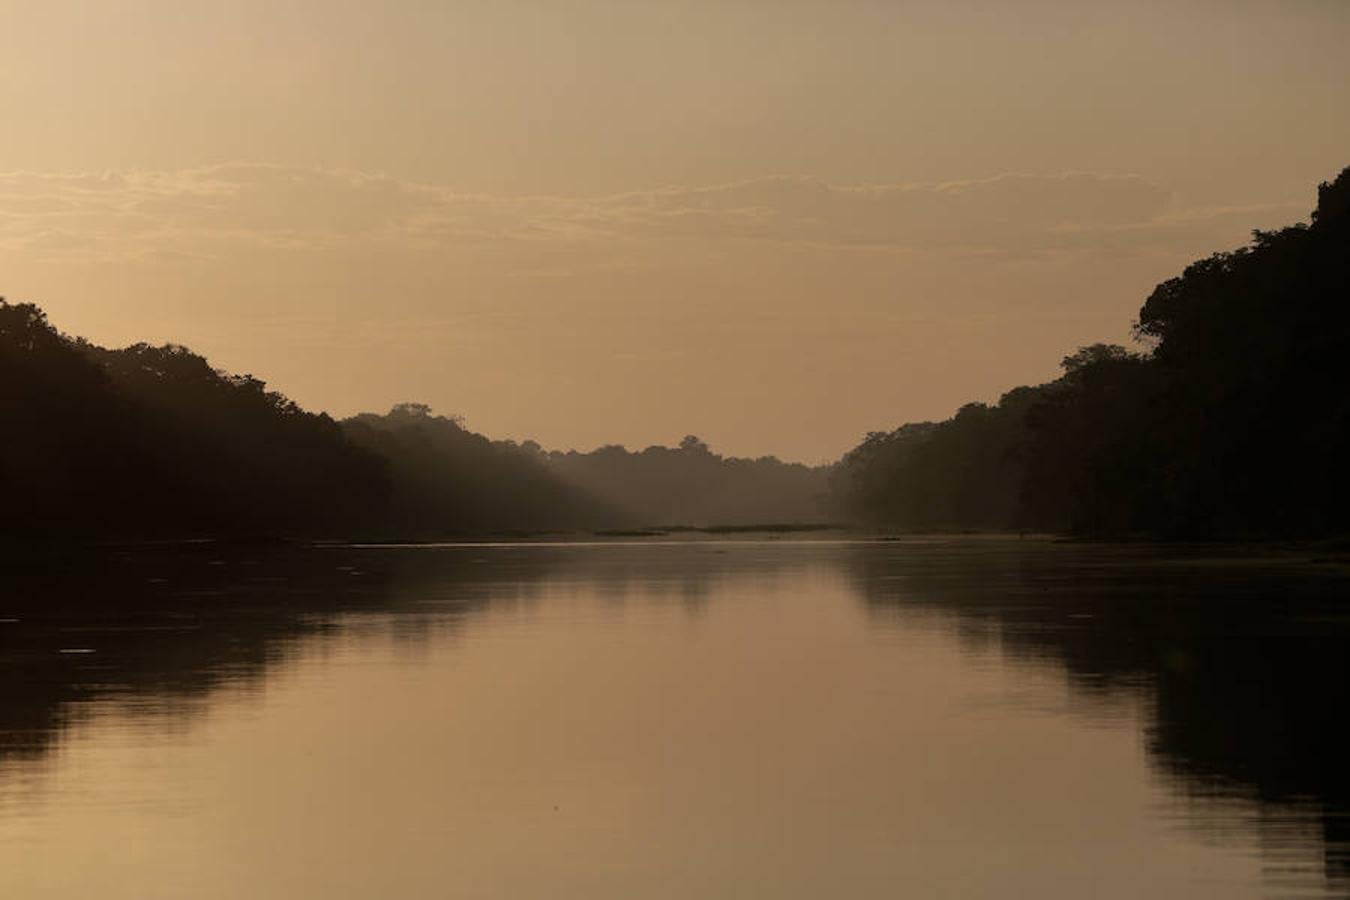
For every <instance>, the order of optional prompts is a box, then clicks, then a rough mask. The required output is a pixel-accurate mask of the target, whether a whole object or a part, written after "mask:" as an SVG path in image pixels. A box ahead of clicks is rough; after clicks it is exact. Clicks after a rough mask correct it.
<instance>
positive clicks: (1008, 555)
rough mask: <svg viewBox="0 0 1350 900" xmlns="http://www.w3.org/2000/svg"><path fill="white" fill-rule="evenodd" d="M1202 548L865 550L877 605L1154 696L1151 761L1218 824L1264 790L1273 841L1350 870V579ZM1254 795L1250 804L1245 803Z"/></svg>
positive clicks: (1091, 686)
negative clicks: (1222, 808)
mask: <svg viewBox="0 0 1350 900" xmlns="http://www.w3.org/2000/svg"><path fill="white" fill-rule="evenodd" d="M1202 552H1206V553H1207V554H1208V555H1210V556H1211V560H1210V561H1208V562H1203V561H1200V560H1198V559H1196V558H1195V554H1194V551H1192V552H1191V554H1190V555H1189V556H1188V554H1187V552H1186V551H1181V550H1170V551H1167V550H1157V549H1154V548H1145V547H1101V546H1087V545H1054V544H1046V543H1039V542H1026V543H1022V542H1012V541H983V542H982V541H953V542H947V543H940V544H935V545H934V544H930V545H927V546H914V545H905V544H900V545H895V546H894V547H892V548H890V549H889V550H879V549H878V548H867V549H861V550H859V551H858V552H856V553H854V554H853V555H852V559H851V569H852V573H853V576H854V578H855V581H856V584H857V587H858V589H859V591H860V593H861V594H862V596H863V597H864V599H865V601H866V604H867V608H868V610H869V611H870V612H871V613H873V614H875V615H881V616H896V617H898V618H899V619H901V620H903V619H905V618H907V617H909V616H916V615H917V616H939V617H943V618H945V619H946V620H947V625H948V627H950V628H951V629H953V630H954V631H957V632H959V633H964V634H965V635H966V636H967V639H968V640H969V639H970V636H971V635H975V636H978V640H979V641H980V642H983V643H989V642H992V643H993V644H995V645H996V646H997V648H998V650H999V651H1000V652H1001V653H1003V654H1005V655H1006V656H1007V657H1008V658H1010V659H1012V660H1020V661H1031V662H1037V663H1051V664H1054V665H1056V666H1058V667H1060V668H1062V670H1063V671H1064V672H1065V673H1066V676H1067V679H1068V682H1069V685H1070V688H1071V690H1072V691H1073V692H1074V694H1075V695H1076V696H1077V697H1078V698H1079V699H1080V700H1081V699H1087V700H1088V701H1089V702H1090V703H1091V702H1095V701H1096V700H1101V701H1103V702H1109V701H1110V700H1111V698H1113V697H1114V698H1120V697H1121V696H1128V695H1134V696H1138V697H1140V698H1141V699H1143V700H1144V701H1146V702H1145V703H1144V704H1143V705H1144V706H1146V708H1147V709H1148V710H1149V713H1148V716H1147V724H1146V728H1147V732H1146V735H1145V737H1146V740H1147V747H1148V751H1149V754H1150V757H1151V759H1152V760H1153V761H1154V763H1155V764H1156V765H1157V766H1158V768H1159V770H1160V771H1161V773H1162V774H1163V775H1164V777H1165V778H1166V779H1167V781H1168V784H1169V788H1170V789H1171V791H1172V792H1173V793H1174V794H1175V795H1176V796H1177V797H1178V798H1180V799H1181V800H1182V801H1183V803H1189V804H1191V805H1192V806H1194V807H1196V808H1197V810H1199V812H1198V814H1197V815H1195V816H1192V817H1190V818H1192V820H1193V821H1197V822H1200V823H1201V824H1202V825H1203V824H1204V823H1205V821H1206V818H1208V819H1209V821H1210V823H1211V824H1212V826H1213V830H1214V831H1215V832H1218V831H1221V830H1222V829H1223V828H1224V827H1228V826H1231V824H1232V821H1233V819H1232V817H1231V816H1224V815H1215V816H1213V817H1207V816H1206V815H1205V813H1204V812H1203V810H1202V809H1200V808H1201V807H1204V806H1206V805H1208V806H1209V807H1210V808H1211V809H1213V808H1215V804H1225V803H1229V802H1230V801H1244V800H1245V801H1251V802H1252V803H1254V804H1255V810H1256V811H1255V813H1253V814H1252V815H1253V816H1254V819H1255V823H1256V827H1257V829H1258V831H1259V833H1260V835H1261V838H1262V841H1263V843H1264V844H1265V845H1266V846H1267V848H1268V849H1270V850H1271V851H1272V854H1273V855H1274V856H1276V857H1278V856H1280V855H1281V854H1282V853H1284V852H1286V851H1288V850H1289V849H1290V848H1291V847H1293V846H1303V845H1306V840H1305V838H1306V836H1305V835H1303V834H1301V833H1300V829H1302V828H1304V827H1305V826H1306V823H1307V821H1308V817H1309V816H1310V815H1311V816H1312V817H1313V820H1314V821H1317V822H1319V824H1320V830H1321V835H1322V839H1323V843H1324V847H1325V867H1326V871H1325V875H1326V877H1327V879H1328V880H1329V881H1331V882H1332V883H1333V884H1337V885H1347V886H1350V829H1348V828H1347V818H1346V817H1347V816H1350V778H1347V762H1346V761H1347V760H1350V735H1348V733H1347V731H1346V730H1345V729H1344V728H1343V727H1341V725H1342V723H1341V719H1342V718H1343V717H1344V715H1345V710H1347V709H1350V653H1347V650H1348V649H1350V612H1348V611H1347V607H1346V605H1345V601H1346V598H1347V596H1350V577H1347V575H1346V574H1345V573H1344V572H1343V571H1342V570H1338V569H1335V568H1332V567H1326V568H1325V569H1323V570H1319V569H1318V567H1315V566H1299V565H1294V564H1281V563H1276V562H1266V563H1259V562H1253V561H1250V560H1243V559H1240V558H1231V559H1228V560H1226V561H1225V560H1216V559H1213V558H1212V557H1213V556H1214V555H1216V554H1215V553H1214V551H1212V550H1211V551H1202ZM1249 808H1250V807H1249Z"/></svg>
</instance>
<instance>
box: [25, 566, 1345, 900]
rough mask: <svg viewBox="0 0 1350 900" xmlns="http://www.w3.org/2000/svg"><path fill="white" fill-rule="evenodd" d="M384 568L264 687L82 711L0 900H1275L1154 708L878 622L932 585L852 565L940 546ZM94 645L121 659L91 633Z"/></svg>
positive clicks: (284, 653) (31, 773)
mask: <svg viewBox="0 0 1350 900" xmlns="http://www.w3.org/2000/svg"><path fill="white" fill-rule="evenodd" d="M325 552H326V551H325ZM365 552H369V553H372V554H374V553H377V552H379V553H381V555H382V559H383V561H384V562H386V563H388V569H387V573H390V574H388V580H387V581H386V582H383V583H382V585H381V587H380V588H379V590H378V591H377V593H378V594H379V595H380V597H381V599H380V602H379V603H378V604H377V605H373V606H371V607H369V608H364V609H359V610H350V609H349V610H348V611H347V612H343V613H323V612H321V611H319V610H318V609H315V610H309V611H305V612H304V614H303V616H302V618H305V619H306V622H307V630H306V631H304V632H303V633H302V634H300V635H299V636H293V637H290V638H288V639H286V640H284V641H278V642H276V643H275V644H273V645H271V646H270V647H269V649H268V650H267V652H266V653H265V654H263V656H264V657H265V659H264V660H262V661H261V662H259V664H258V665H259V666H260V668H259V667H254V668H253V669H251V670H248V669H242V670H239V671H235V670H233V669H230V668H227V667H223V666H222V667H221V669H220V671H219V672H218V673H217V675H218V676H219V680H218V681H216V682H214V683H213V685H212V686H211V687H210V688H209V689H207V690H205V691H202V692H196V693H193V694H192V695H191V696H188V697H186V698H185V697H181V696H180V697H177V698H176V699H175V698H173V697H172V696H171V694H172V686H166V687H165V690H164V691H159V692H157V691H156V690H154V689H146V688H144V687H140V688H137V689H135V690H132V689H127V690H121V691H119V690H115V689H112V688H109V689H107V691H106V693H103V694H98V693H97V692H95V693H92V694H91V695H90V698H89V699H86V700H84V701H80V702H77V703H73V704H71V707H70V708H71V710H72V716H71V718H70V721H69V722H68V724H66V725H65V726H64V728H63V730H62V731H61V732H60V734H59V736H58V737H57V738H56V739H55V741H56V742H55V746H53V747H49V748H48V749H47V750H46V751H45V752H43V753H40V754H35V755H29V756H23V757H19V758H12V759H10V758H4V757H0V760H3V762H0V766H3V768H0V893H3V895H4V896H6V897H24V898H48V897H52V898H56V897H60V898H64V897H71V898H74V897H100V898H110V900H112V898H117V900H121V898H126V900H133V898H134V900H150V898H182V897H193V898H237V897H250V898H297V897H324V898H369V897H376V896H390V897H407V898H422V897H425V898H431V897H447V896H453V897H466V898H470V897H471V898H477V897H482V898H530V897H539V898H545V897H549V898H557V897H576V898H587V900H592V898H608V897H612V898H634V897H670V898H688V897H700V898H704V897H727V898H732V897H737V898H743V897H803V898H806V897H811V898H816V897H823V896H843V897H859V898H862V897H895V896H914V897H928V896H952V897H1002V896H1028V897H1030V896H1035V897H1075V898H1078V897H1088V896H1091V897H1097V898H1101V897H1140V896H1149V897H1223V898H1235V897H1258V896H1266V895H1267V894H1268V892H1269V890H1270V889H1271V881H1270V879H1271V875H1270V872H1269V871H1268V870H1269V868H1270V853H1269V852H1268V851H1269V848H1266V850H1265V851H1263V847H1262V840H1263V838H1262V836H1261V834H1260V833H1259V831H1258V830H1257V829H1255V828H1254V827H1253V826H1252V825H1251V822H1250V817H1251V807H1250V804H1242V803H1237V804H1236V805H1234V806H1232V807H1231V808H1229V809H1228V810H1227V812H1224V811H1223V807H1222V806H1221V805H1216V803H1208V804H1205V803H1200V806H1201V807H1203V810H1205V811H1206V812H1207V814H1209V815H1210V816H1211V817H1212V821H1211V822H1210V825H1211V826H1215V827H1210V828H1198V827H1196V826H1195V822H1194V818H1195V817H1194V816H1193V815H1190V814H1188V813H1187V812H1186V811H1185V809H1184V808H1183V807H1184V805H1185V804H1183V803H1180V802H1179V801H1178V797H1179V796H1180V795H1179V794H1178V791H1177V787H1176V784H1175V783H1174V781H1173V780H1172V779H1170V778H1168V777H1163V776H1161V775H1160V773H1159V770H1158V767H1157V765H1156V763H1155V762H1154V761H1153V760H1152V759H1151V758H1150V756H1149V754H1148V753H1147V752H1146V747H1145V741H1144V740H1143V738H1142V736H1141V735H1142V734H1143V733H1144V730H1145V729H1146V728H1147V722H1146V721H1145V720H1146V719H1147V717H1148V716H1149V715H1150V714H1151V710H1150V701H1149V698H1148V693H1147V691H1146V690H1143V689H1138V690H1136V689H1121V690H1118V691H1116V692H1114V693H1112V694H1111V695H1110V696H1103V697H1101V698H1099V700H1093V699H1092V697H1091V693H1090V692H1089V693H1087V694H1085V693H1084V692H1083V691H1082V690H1080V689H1078V688H1075V687H1074V686H1073V685H1072V684H1071V683H1070V681H1069V680H1068V679H1066V678H1065V676H1064V672H1063V670H1062V668H1061V667H1059V666H1057V665H1055V664H1054V663H1052V662H1050V661H1048V660H1045V659H1037V658H1032V657H1028V656H1026V655H1025V654H1024V655H1022V656H1020V657H1019V656H1018V655H1016V654H1009V653H1007V652H1004V651H1003V650H1000V646H999V636H998V634H997V633H996V632H997V630H998V629H996V628H995V629H993V631H991V630H990V629H989V628H987V627H985V628H984V629H983V631H982V630H981V628H980V627H975V625H974V624H972V623H969V622H968V623H967V627H956V626H954V624H953V620H952V619H951V615H952V612H951V610H944V609H943V608H941V606H938V607H934V608H929V609H926V610H925V609H918V608H916V609H913V610H911V611H910V612H908V613H906V612H904V610H903V608H901V609H900V611H899V612H895V611H894V610H889V611H888V610H887V609H883V608H879V607H877V606H876V605H875V603H869V602H867V600H866V598H867V596H868V592H869V591H882V592H887V591H890V592H894V591H897V590H907V589H908V588H905V587H904V585H905V584H906V583H907V581H908V580H912V579H909V578H908V576H892V575H887V574H885V573H884V572H878V571H875V570H871V569H869V568H868V566H869V565H871V563H868V562H866V561H864V562H863V563H862V564H861V568H860V567H859V565H860V564H859V562H858V559H857V557H858V554H860V553H861V554H871V555H872V556H874V557H876V559H878V560H881V561H882V562H883V563H885V561H886V560H888V559H890V560H894V559H898V558H899V557H900V556H903V555H904V554H910V555H913V554H916V553H927V554H929V555H930V556H934V555H936V556H938V557H940V556H941V555H942V554H943V553H949V552H950V551H949V550H944V549H927V550H924V549H922V548H915V547H908V548H897V547H886V546H884V545H880V546H873V547H871V548H859V547H848V546H845V545H828V544H816V545H796V546H773V545H755V544H750V543H741V544H727V545H721V544H699V545H692V544H691V545H685V546H674V547H573V548H523V547H515V548H512V547H498V548H481V547H480V548H457V549H442V550H417V549H407V550H400V551H365ZM419 555H420V558H419ZM409 566H411V567H412V569H413V570H414V571H413V574H409V573H408V572H409ZM961 571H962V570H961V568H960V566H959V565H957V566H954V567H953V568H952V570H951V572H950V573H949V574H950V575H951V577H952V578H953V579H960V578H961V577H962V575H961ZM466 572H468V573H471V574H470V575H469V576H467V577H466V576H465V574H464V573H466ZM984 574H985V575H987V574H988V573H987V572H984ZM368 577H372V578H373V577H374V576H368ZM967 577H970V578H976V577H979V573H976V574H972V575H969V576H967ZM301 587H303V584H302V583H298V582H294V581H293V582H290V583H288V584H287V586H285V587H271V588H268V589H267V590H270V591H283V590H296V589H299V588H301ZM975 587H978V585H976V586H975ZM197 602H200V601H197ZM0 612H3V611H0ZM238 614H239V615H241V616H243V615H246V613H245V612H242V611H241V612H239V613H238ZM1081 615H1083V616H1086V615H1087V614H1086V613H1083V614H1081ZM23 625H24V622H19V623H17V626H19V627H22V626H23ZM320 626H322V627H320ZM6 627H15V626H14V625H10V626H6ZM10 639H13V638H12V637H11V638H10ZM81 641H82V642H83V643H84V644H88V645H90V649H95V650H102V649H103V648H100V646H99V645H100V643H101V642H102V641H103V639H101V638H100V633H99V632H97V631H94V632H91V633H88V634H84V635H82V636H81ZM118 652H125V651H118ZM111 654H112V651H111V650H109V651H107V652H105V653H95V654H91V655H89V657H88V658H87V659H86V660H85V661H84V662H83V663H81V665H88V666H92V665H93V663H92V662H91V660H93V659H97V658H99V657H100V655H103V656H105V658H109V657H110V656H111ZM108 662H109V665H110V668H108V669H107V670H105V671H104V672H103V680H104V681H106V682H108V683H112V682H115V681H116V680H117V675H116V666H117V665H120V664H121V660H120V659H117V660H114V659H111V658H109V659H108ZM114 663H115V665H114ZM188 665H189V666H190V665H191V663H188ZM84 671H85V672H86V675H87V676H88V677H89V678H90V679H91V680H93V679H94V678H95V676H96V675H97V673H98V670H97V669H96V668H90V669H86V670H84ZM72 680H73V676H72ZM1085 698H1086V699H1085ZM1192 799H1193V800H1194V798H1192ZM1196 802H1197V803H1199V801H1196ZM1216 810H1218V812H1216ZM1193 812H1194V811H1193ZM1244 816H1245V817H1247V821H1246V823H1245V824H1243V821H1242V818H1241V817H1244ZM1224 824H1226V825H1228V826H1231V827H1229V829H1228V833H1223V832H1222V829H1221V828H1219V827H1217V826H1220V825H1224ZM1283 833H1284V834H1286V835H1287V834H1289V833H1291V832H1288V831H1286V832H1283ZM1216 835H1218V836H1216ZM1294 849H1295V851H1296V852H1294V853H1293V855H1292V857H1291V858H1290V859H1286V860H1285V862H1286V863H1289V864H1290V865H1292V866H1294V867H1295V869H1297V868H1298V867H1300V866H1301V867H1303V868H1304V869H1309V867H1311V869H1309V871H1311V872H1312V874H1311V875H1308V873H1307V872H1304V875H1306V876H1307V877H1308V878H1312V879H1313V881H1314V882H1315V881H1316V877H1314V876H1318V873H1317V871H1316V869H1317V866H1318V865H1320V862H1319V860H1318V854H1319V853H1320V852H1321V850H1320V849H1319V846H1318V844H1317V843H1316V835H1315V834H1314V833H1313V830H1312V829H1311V827H1309V830H1308V832H1307V833H1306V834H1304V836H1303V838H1302V844H1300V845H1299V846H1298V847H1295V848H1294ZM1305 880H1306V879H1305ZM1305 886H1306V885H1305ZM1314 887H1315V885H1314Z"/></svg>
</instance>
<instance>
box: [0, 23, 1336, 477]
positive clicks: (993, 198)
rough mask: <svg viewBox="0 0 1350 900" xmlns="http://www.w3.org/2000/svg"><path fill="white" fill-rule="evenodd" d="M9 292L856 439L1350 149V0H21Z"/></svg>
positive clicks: (667, 411)
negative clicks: (205, 0)
mask: <svg viewBox="0 0 1350 900" xmlns="http://www.w3.org/2000/svg"><path fill="white" fill-rule="evenodd" d="M0 14H2V19H0V20H2V21H3V22H4V28H3V29H0V122H3V126H4V138H3V142H2V143H0V294H3V295H4V296H6V297H7V298H9V299H10V300H15V301H17V300H28V301H33V302H36V303H38V304H40V305H42V306H43V307H45V308H46V309H47V310H48V312H49V313H50V314H51V316H52V318H53V320H54V321H55V323H56V324H57V325H58V326H59V327H61V328H62V329H64V330H66V331H68V332H72V333H76V334H82V335H85V336H87V337H89V338H91V339H93V340H95V341H97V342H100V343H106V344H112V345H121V344H125V343H128V342H132V341H136V340H149V341H152V342H163V341H175V342H179V343H184V344H187V345H189V346H191V347H193V348H194V349H197V350H199V351H201V352H203V353H205V354H207V355H208V356H209V357H210V358H211V360H212V361H213V362H214V363H215V364H217V365H219V366H222V367H224V368H228V369H231V370H234V371H241V372H251V373H253V374H256V375H258V376H259V377H262V378H265V379H267V380H268V381H269V382H270V383H271V384H272V385H273V386H275V387H277V388H279V389H281V390H283V391H285V392H286V393H287V394H289V395H290V396H292V397H293V398H295V399H296V400H297V401H299V402H300V403H302V404H303V405H305V406H307V407H310V408H315V409H326V410H328V411H330V412H331V413H333V414H335V415H346V414H350V413H354V412H358V411H363V410H383V409H386V408H387V407H389V406H390V405H391V404H393V403H395V402H398V401H404V400H420V401H424V402H427V403H430V404H431V405H432V406H433V407H435V408H436V409H437V410H439V411H442V412H445V413H460V414H463V415H464V416H465V418H466V420H467V424H468V425H469V427H472V428H474V429H475V430H479V431H483V432H485V433H487V434H489V435H492V436H494V437H515V438H526V437H532V438H534V439H536V440H539V441H540V442H541V443H543V444H544V445H545V446H550V447H579V448H587V449H588V448H590V447H593V446H596V445H597V444H601V443H611V442H613V443H625V444H628V445H629V446H633V447H641V446H645V445H647V444H650V443H673V442H675V441H677V440H678V439H679V438H680V437H681V436H682V435H684V434H685V433H687V432H694V433H697V434H699V435H701V436H702V437H703V438H704V439H705V440H707V441H709V442H710V443H711V444H712V445H713V446H714V448H715V449H718V450H721V451H724V452H732V453H737V454H747V455H758V454H761V453H776V454H779V455H781V456H784V457H785V458H791V459H804V460H810V461H819V460H825V459H828V458H832V457H834V456H836V455H837V454H839V453H840V452H841V451H843V450H845V449H846V448H847V447H849V446H851V445H852V444H853V443H855V442H856V441H857V440H858V439H859V438H860V437H861V436H862V435H863V434H864V433H865V432H866V431H868V430H872V429H880V428H891V427H894V426H895V425H897V424H899V423H901V422H903V421H906V420H915V419H923V418H933V417H945V416H947V415H949V414H950V413H951V412H952V411H953V410H954V409H955V408H956V407H957V406H959V405H960V404H961V403H963V402H966V401H968V400H993V399H996V398H997V396H998V395H999V394H1000V393H1001V392H1002V391H1003V390H1005V389H1007V388H1009V387H1012V386H1014V385H1016V384H1020V383H1027V382H1035V381H1041V380H1045V379H1047V378H1049V377H1052V376H1053V375H1054V373H1055V371H1056V368H1057V363H1058V360H1059V359H1060V358H1061V357H1062V356H1064V355H1065V354H1066V353H1068V352H1071V351H1072V350H1073V349H1074V348H1075V347H1077V346H1078V345H1081V344H1084V343H1089V342H1093V341H1097V340H1115V341H1125V340H1128V337H1129V324H1130V321H1131V319H1132V317H1133V316H1134V314H1135V312H1136V311H1137V309H1138V307H1139V305H1140V303H1141V302H1142V301H1143V299H1144V298H1145V297H1146V296H1147V294H1148V292H1149V291H1150V290H1151V288H1152V287H1153V285H1154V284H1155V283H1156V282H1158V281H1160V280H1162V279H1164V278H1166V277H1169V276H1171V275H1173V274H1176V273H1177V272H1178V271H1179V269H1180V267H1181V266H1183V265H1184V264H1185V263H1186V262H1188V261H1189V260H1191V259H1193V258H1196V257H1197V256H1201V255H1204V254H1207V253H1209V252H1211V251H1213V250H1218V249H1225V248H1229V247H1232V246H1236V245H1238V244H1240V243H1242V242H1243V241H1244V240H1245V238H1246V236H1247V234H1248V233H1249V231H1250V230H1251V229H1252V228H1255V227H1272V226H1276V225H1280V224H1284V223H1288V222H1292V221H1297V220H1300V219H1303V218H1305V217H1306V214H1307V212H1308V211H1309V210H1310V209H1311V208H1312V206H1313V205H1314V202H1315V186H1316V183H1317V182H1318V181H1321V180H1324V179H1327V178H1330V177H1332V176H1334V175H1335V174H1336V172H1338V171H1339V170H1340V169H1341V168H1342V167H1343V166H1345V165H1347V164H1350V52H1347V51H1346V48H1347V47H1350V3H1348V2H1344V0H1280V2H1242V0H1228V2H1212V3H1211V2H1192V3H1187V2H1177V0H1174V2H1166V3H1164V2H1158V3H1153V2H1130V3H1126V2H1110V3H1106V2H1085V0H1064V2H1049V0H1046V2H1019V3H1008V2H987V3H981V2H967V3H960V2H951V0H948V2H943V3H927V2H903V0H892V2H864V0H853V2H849V0H830V2H824V0H812V2H807V0H775V2H769V0H706V2H675V0H669V2H663V3H655V2H642V0H622V2H618V0H615V2H610V0H570V2H569V0H552V2H523V0H494V2H458V3H457V2H438V3H430V2H426V3H424V2H403V3H381V4H375V3H369V2H363V3H347V2H336V0H325V2H294V3H284V4H282V3H276V2H273V0H269V2H254V0H235V2H232V3H228V4H209V5H208V4H198V3H192V2H183V0H177V2H130V0H128V2H81V3H73V2H58V0H44V2H14V0H0Z"/></svg>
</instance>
